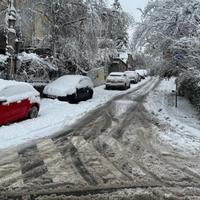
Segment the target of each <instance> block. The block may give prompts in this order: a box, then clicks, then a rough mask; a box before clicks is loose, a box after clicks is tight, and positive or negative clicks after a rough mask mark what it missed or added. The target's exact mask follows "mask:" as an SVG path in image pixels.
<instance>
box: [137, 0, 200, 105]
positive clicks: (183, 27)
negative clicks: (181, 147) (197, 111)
mask: <svg viewBox="0 0 200 200" xmlns="http://www.w3.org/2000/svg"><path fill="white" fill-rule="evenodd" d="M137 49H143V50H145V52H146V53H148V54H150V55H151V56H152V57H154V58H160V60H162V61H163V62H162V64H161V65H160V68H161V72H162V75H164V76H168V77H170V76H172V75H179V76H180V80H181V81H180V82H179V83H180V84H179V85H182V86H183V87H182V88H185V89H186V91H187V93H188V94H187V96H189V98H190V99H191V101H192V102H196V103H195V105H197V104H199V105H200V97H199V96H198V95H196V94H199V91H200V84H199V80H200V2H199V0H152V1H149V3H148V5H147V6H146V8H145V9H144V11H143V20H142V22H141V23H140V24H139V25H138V27H137V30H136V32H135V34H134V36H133V50H137ZM185 80H187V81H185ZM185 84H187V86H186V85H185ZM195 88H196V89H195ZM191 91H193V92H192V93H191ZM197 102H198V103H197Z"/></svg>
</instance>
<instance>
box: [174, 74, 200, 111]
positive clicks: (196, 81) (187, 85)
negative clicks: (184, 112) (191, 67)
mask: <svg viewBox="0 0 200 200" xmlns="http://www.w3.org/2000/svg"><path fill="white" fill-rule="evenodd" d="M178 89H179V95H182V96H185V97H187V98H188V99H189V100H190V102H191V103H192V104H193V105H194V106H195V107H196V108H197V109H198V110H199V111H200V75H199V74H196V75H194V73H193V72H192V73H191V72H185V73H183V74H181V75H180V77H179V78H178Z"/></svg>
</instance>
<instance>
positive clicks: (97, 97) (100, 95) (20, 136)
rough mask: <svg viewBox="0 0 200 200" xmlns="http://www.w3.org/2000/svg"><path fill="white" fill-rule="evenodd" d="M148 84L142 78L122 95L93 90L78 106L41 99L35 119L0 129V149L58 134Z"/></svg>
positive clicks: (100, 89) (117, 92) (147, 79)
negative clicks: (116, 98) (109, 103)
mask: <svg viewBox="0 0 200 200" xmlns="http://www.w3.org/2000/svg"><path fill="white" fill-rule="evenodd" d="M149 80H150V78H146V79H145V80H143V81H142V82H140V83H138V84H136V85H131V88H130V89H129V90H126V91H117V90H105V89H104V86H100V87H96V88H94V97H93V98H92V99H91V100H88V101H85V102H81V103H79V104H69V103H67V102H60V101H58V100H51V99H43V100H42V101H41V108H40V113H39V117H38V118H36V119H32V120H25V121H22V122H19V123H14V124H11V125H9V126H2V127H0V149H3V148H7V147H10V146H16V145H19V144H22V143H25V142H29V141H32V140H34V139H39V138H42V137H46V136H49V135H52V134H54V133H56V132H58V131H62V130H63V129H65V128H66V127H68V126H70V125H72V124H73V123H75V122H76V121H77V120H79V119H80V118H81V117H83V116H84V115H85V114H87V113H89V112H90V111H93V110H95V109H97V108H99V107H101V106H103V105H104V104H106V103H107V102H108V101H110V100H112V99H113V98H114V97H116V96H119V95H121V94H126V93H128V92H130V91H131V90H134V89H136V88H138V87H139V86H141V85H142V84H144V83H145V82H148V81H149Z"/></svg>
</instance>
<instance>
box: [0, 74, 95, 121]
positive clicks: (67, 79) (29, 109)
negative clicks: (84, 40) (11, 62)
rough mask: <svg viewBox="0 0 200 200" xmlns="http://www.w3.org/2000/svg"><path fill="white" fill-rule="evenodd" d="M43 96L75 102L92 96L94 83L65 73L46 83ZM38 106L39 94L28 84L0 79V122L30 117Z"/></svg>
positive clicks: (34, 113) (84, 77)
mask: <svg viewBox="0 0 200 200" xmlns="http://www.w3.org/2000/svg"><path fill="white" fill-rule="evenodd" d="M43 96H44V97H48V98H53V99H59V100H60V101H69V102H70V103H77V102H79V101H85V100H88V99H91V98H92V96H93V83H92V81H91V79H90V78H88V77H86V76H80V75H66V76H62V77H60V78H58V79H57V80H55V81H53V82H52V83H49V84H47V85H46V86H45V87H44V90H43ZM39 109H40V93H39V92H38V91H37V90H35V89H34V87H33V86H31V85H30V84H28V83H23V82H17V81H8V80H2V79H0V125H5V124H9V123H12V122H16V121H19V120H23V119H28V118H30V119H33V118H36V117H37V116H38V113H39Z"/></svg>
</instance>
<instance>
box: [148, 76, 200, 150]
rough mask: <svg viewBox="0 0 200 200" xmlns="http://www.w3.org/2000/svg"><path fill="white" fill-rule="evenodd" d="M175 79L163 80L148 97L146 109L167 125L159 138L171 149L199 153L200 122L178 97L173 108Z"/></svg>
mask: <svg viewBox="0 0 200 200" xmlns="http://www.w3.org/2000/svg"><path fill="white" fill-rule="evenodd" d="M175 88H176V85H175V79H170V80H163V81H161V83H160V85H159V86H158V87H157V88H156V90H154V91H152V92H151V93H150V95H149V96H148V99H147V103H146V105H145V106H146V108H147V109H148V110H149V111H150V112H151V113H153V115H154V116H156V118H158V119H159V120H160V121H161V123H164V124H168V126H166V129H165V131H164V132H162V133H161V134H160V135H159V137H160V139H161V141H165V143H166V141H167V142H168V143H169V144H171V145H172V147H173V148H175V149H179V150H180V151H184V152H188V153H189V152H190V153H195V152H196V151H200V120H199V116H198V113H197V112H196V111H195V110H194V108H193V107H192V105H191V104H190V102H189V101H188V100H187V99H185V98H183V97H178V108H176V107H175V93H174V92H173V91H175Z"/></svg>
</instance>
